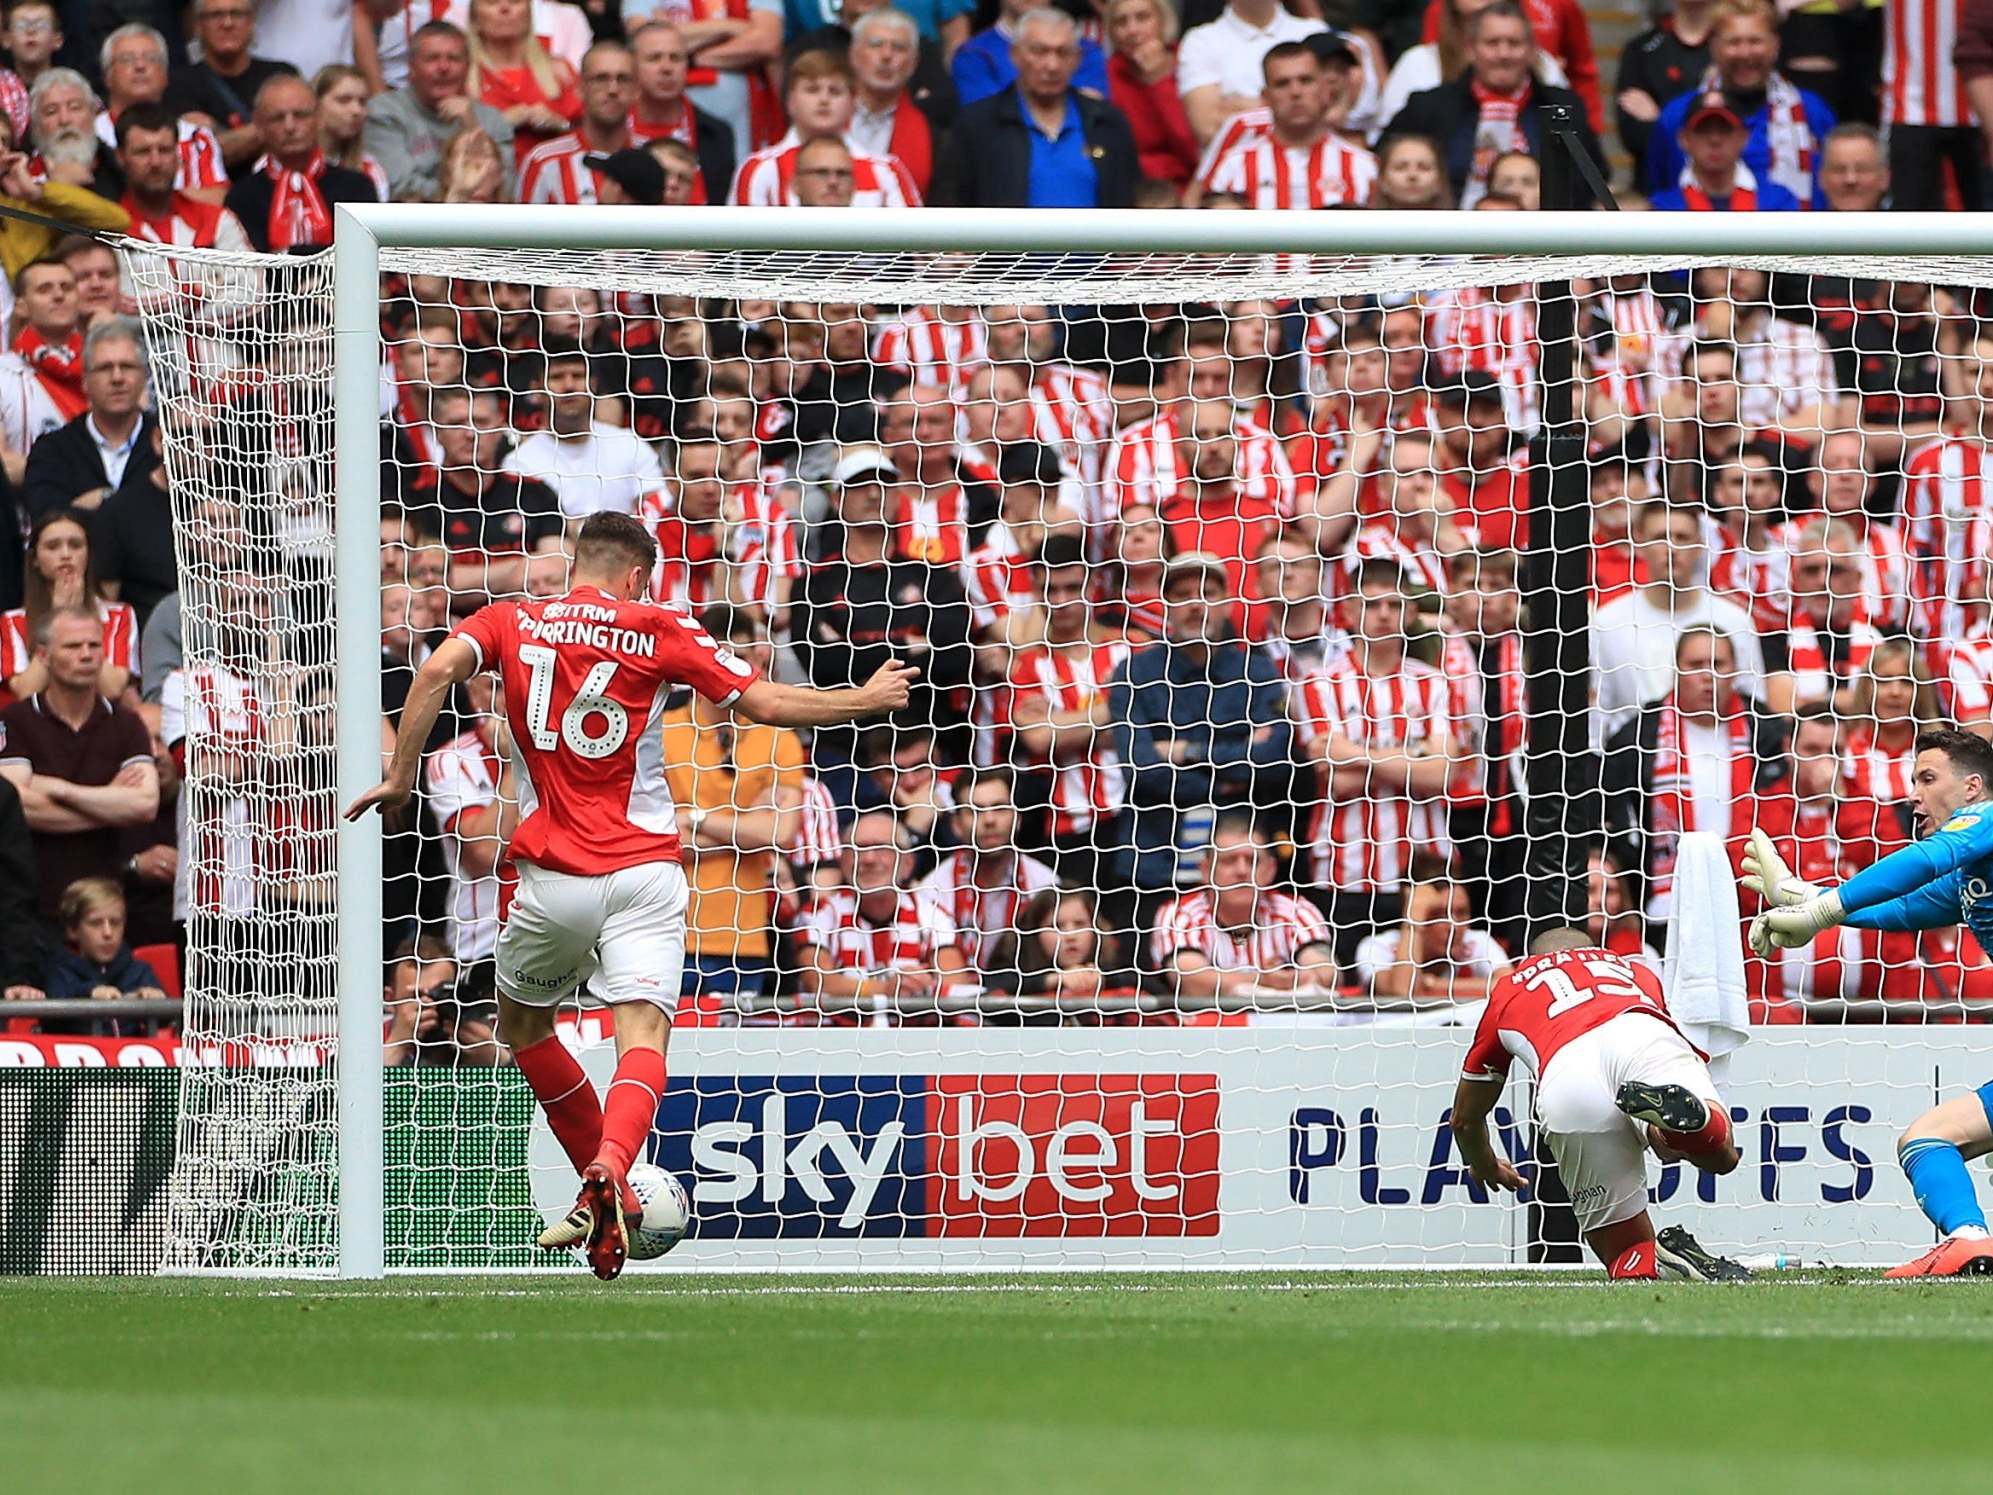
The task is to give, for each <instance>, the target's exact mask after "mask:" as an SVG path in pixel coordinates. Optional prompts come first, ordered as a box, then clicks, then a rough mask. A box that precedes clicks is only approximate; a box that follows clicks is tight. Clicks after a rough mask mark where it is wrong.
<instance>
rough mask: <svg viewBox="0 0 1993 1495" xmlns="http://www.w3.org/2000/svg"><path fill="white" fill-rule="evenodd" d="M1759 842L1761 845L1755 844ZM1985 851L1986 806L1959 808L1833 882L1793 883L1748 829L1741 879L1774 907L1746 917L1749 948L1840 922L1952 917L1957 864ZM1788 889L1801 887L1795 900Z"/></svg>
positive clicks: (1907, 924)
mask: <svg viewBox="0 0 1993 1495" xmlns="http://www.w3.org/2000/svg"><path fill="white" fill-rule="evenodd" d="M1761 842H1762V845H1763V847H1764V848H1765V849H1762V850H1761V849H1760V847H1761ZM1989 856H1993V812H1989V813H1980V814H1973V815H1960V816H1957V817H1955V818H1954V819H1952V820H1950V821H1948V822H1946V824H1945V825H1944V826H1943V827H1941V828H1940V829H1939V830H1937V831H1935V832H1933V833H1932V834H1931V835H1930V836H1927V837H1926V838H1925V839H1924V840H1922V841H1917V842H1913V843H1912V844H1911V845H1909V846H1905V847H1902V848H1900V849H1899V850H1896V851H1893V852H1891V853H1890V854H1889V855H1888V856H1886V857H1884V858H1882V860H1880V861H1879V862H1876V863H1875V864H1874V865H1873V866H1870V867H1865V868H1863V869H1862V870H1861V871H1860V872H1857V873H1856V874H1855V875H1854V876H1853V877H1851V878H1849V879H1848V880H1847V881H1846V882H1844V883H1842V884H1840V886H1838V887H1834V888H1827V889H1814V888H1812V887H1809V886H1808V885H1806V884H1804V883H1797V884H1795V883H1793V882H1792V881H1791V878H1790V874H1789V873H1787V872H1786V871H1785V867H1784V864H1783V862H1781V861H1779V860H1778V859H1777V858H1776V855H1775V854H1773V853H1770V852H1769V842H1763V841H1762V837H1761V836H1759V835H1757V834H1755V833H1754V835H1753V837H1752V851H1751V853H1750V855H1749V856H1748V857H1747V859H1746V867H1747V870H1748V872H1749V874H1750V875H1749V876H1747V877H1746V879H1745V882H1746V884H1747V885H1748V886H1750V887H1752V888H1754V889H1756V890H1758V891H1760V892H1762V893H1764V895H1765V898H1766V900H1767V901H1768V902H1770V903H1771V904H1773V905H1774V906H1773V907H1772V909H1771V910H1770V911H1769V912H1767V913H1763V914H1760V915H1759V916H1758V918H1757V921H1756V922H1755V923H1754V924H1753V926H1752V930H1751V944H1752V947H1753V948H1754V949H1756V950H1757V951H1758V952H1759V953H1760V954H1765V953H1768V951H1769V950H1770V948H1771V947H1772V946H1775V945H1776V946H1782V947H1784V948H1787V949H1790V948H1793V947H1794V946H1796V945H1800V944H1804V943H1805V942H1806V941H1808V940H1810V939H1812V937H1813V936H1814V935H1815V934H1818V933H1819V932H1820V931H1821V930H1823V929H1832V928H1834V927H1835V926H1836V925H1840V924H1851V925H1853V926H1854V927H1855V928H1857V929H1890V930H1916V929H1941V928H1944V927H1946V926H1948V925H1952V924H1956V923H1958V922H1959V916H1960V907H1959V883H1960V880H1961V878H1962V877H1963V875H1964V874H1963V871H1962V870H1961V869H1963V868H1964V867H1965V866H1966V864H1968V863H1970V862H1974V861H1978V860H1981V859H1983V858H1986V857H1989ZM1794 889H1797V890H1799V891H1800V893H1801V896H1800V897H1799V898H1798V899H1797V900H1795V899H1794V898H1793V897H1792V891H1793V890H1794ZM1781 894H1783V895H1784V896H1781ZM1781 904H1783V905H1784V906H1782V907H1781V906H1779V905H1781Z"/></svg>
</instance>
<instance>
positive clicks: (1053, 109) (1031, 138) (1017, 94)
mask: <svg viewBox="0 0 1993 1495" xmlns="http://www.w3.org/2000/svg"><path fill="white" fill-rule="evenodd" d="M1011 57H1012V59H1013V60H1014V61H1015V62H1016V64H1017V81H1016V82H1015V83H1014V84H1012V85H1011V86H1010V87H1009V88H1006V89H1005V90H1004V91H1003V92H1002V93H999V94H994V95H992V96H991V97H989V98H987V99H984V100H982V101H981V102H980V103H976V104H971V105H970V106H969V107H968V108H967V109H964V110H963V111H962V114H961V118H960V119H959V120H958V121H957V123H956V127H955V134H954V137H953V138H952V139H951V141H950V142H949V148H948V152H947V154H946V155H945V156H944V157H943V158H942V165H941V169H940V171H938V172H937V173H936V175H935V183H934V201H935V203H936V204H937V205H943V206H960V207H971V208H1126V207H1131V206H1133V204H1134V201H1135V182H1136V180H1137V178H1138V176H1139V175H1140V173H1139V170H1138V168H1137V165H1136V158H1135V137H1134V135H1133V133H1132V132H1131V131H1130V130H1129V128H1128V121H1127V119H1126V118H1125V117H1124V116H1123V115H1122V113H1121V111H1120V110H1119V109H1116V108H1115V107H1114V106H1113V105H1112V104H1110V103H1107V102H1106V101H1104V100H1102V99H1096V98H1092V97H1090V96H1088V95H1085V94H1081V93H1079V92H1077V91H1075V90H1074V88H1073V86H1072V83H1073V74H1074V73H1075V72H1077V71H1078V70H1079V62H1080V42H1079V32H1078V29H1077V28H1076V27H1075V26H1074V24H1073V21H1072V18H1071V17H1070V16H1067V15H1065V14H1064V13H1063V12H1060V11H1053V10H1034V11H1031V12H1029V13H1027V14H1026V15H1024V16H1022V17H1021V18H1019V20H1018V23H1017V33H1016V36H1015V37H1014V39H1013V40H1012V42H1011Z"/></svg>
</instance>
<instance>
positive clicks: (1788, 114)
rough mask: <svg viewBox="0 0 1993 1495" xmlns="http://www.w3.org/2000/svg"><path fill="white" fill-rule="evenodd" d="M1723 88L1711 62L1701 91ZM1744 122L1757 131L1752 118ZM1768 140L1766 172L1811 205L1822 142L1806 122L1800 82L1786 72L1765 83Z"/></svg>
mask: <svg viewBox="0 0 1993 1495" xmlns="http://www.w3.org/2000/svg"><path fill="white" fill-rule="evenodd" d="M1722 91H1723V80H1722V78H1721V77H1720V76H1719V75H1718V74H1717V71H1716V68H1715V65H1714V64H1712V65H1711V66H1710V68H1709V71H1707V72H1706V73H1704V74H1703V75H1702V88H1701V92H1703V93H1721V92H1722ZM1745 125H1746V127H1747V128H1749V129H1751V132H1752V133H1753V134H1756V133H1757V130H1756V127H1755V126H1752V125H1751V123H1750V121H1749V120H1746V121H1745ZM1765 144H1766V146H1767V147H1769V148H1770V150H1771V157H1772V163H1771V170H1770V171H1769V172H1768V173H1766V174H1767V175H1768V176H1769V177H1770V178H1771V180H1772V181H1774V182H1777V183H1778V184H1779V185H1780V186H1781V187H1783V188H1785V190H1786V191H1788V192H1790V193H1791V194H1792V195H1793V196H1794V197H1796V198H1798V199H1799V205H1800V206H1801V207H1802V208H1809V207H1811V206H1812V205H1813V166H1814V162H1815V160H1816V159H1817V158H1818V155H1819V151H1820V142H1819V141H1817V140H1815V139H1814V138H1813V127H1812V126H1811V125H1809V124H1808V123H1807V122H1806V101H1805V100H1804V99H1802V98H1801V97H1800V96H1799V88H1798V85H1796V84H1795V83H1794V82H1793V81H1792V80H1791V79H1790V78H1788V77H1786V76H1785V74H1783V73H1773V74H1772V75H1771V77H1770V78H1769V79H1768V80H1767V81H1766V83H1765ZM1753 185H1754V186H1755V185H1756V184H1755V183H1753Z"/></svg>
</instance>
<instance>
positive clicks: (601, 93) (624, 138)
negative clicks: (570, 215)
mask: <svg viewBox="0 0 1993 1495" xmlns="http://www.w3.org/2000/svg"><path fill="white" fill-rule="evenodd" d="M636 69H637V65H636V61H635V59H634V57H633V56H632V55H631V52H630V49H629V48H628V47H626V46H624V45H623V44H622V43H621V42H597V43H596V44H595V45H594V46H592V47H590V48H589V49H588V52H587V54H586V55H585V56H584V57H583V58H582V59H581V121H580V123H579V124H577V125H576V126H575V128H574V129H572V130H570V131H569V132H568V133H567V134H565V135H556V136H555V137H554V138H553V139H552V140H548V141H544V142H542V143H541V144H539V145H536V146H534V147H533V150H532V153H531V154H530V155H528V156H527V157H526V159H525V160H524V161H522V162H521V163H520V165H519V200H520V201H521V202H555V203H567V204H574V203H591V202H597V201H599V200H600V199H599V198H598V196H597V191H596V189H597V188H598V186H599V185H600V183H601V181H602V167H601V164H600V158H602V157H605V156H612V155H614V154H615V153H616V152H618V151H621V150H623V149H624V148H626V147H628V146H631V145H634V144H636V137H635V136H634V135H633V134H632V133H631V130H630V107H631V105H632V104H633V103H634V102H635V101H636V92H637V70H636ZM662 199H663V193H662V191H660V192H659V194H658V196H657V197H655V198H651V199H649V201H651V202H652V203H656V202H659V201H661V200H662ZM643 200H644V199H641V198H639V199H637V201H643Z"/></svg>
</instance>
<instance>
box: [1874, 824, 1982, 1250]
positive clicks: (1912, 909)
mask: <svg viewBox="0 0 1993 1495" xmlns="http://www.w3.org/2000/svg"><path fill="white" fill-rule="evenodd" d="M1835 891H1836V892H1837V893H1839V894H1840V897H1841V907H1842V909H1843V910H1845V911H1846V913H1847V919H1846V921H1845V922H1847V923H1849V924H1852V925H1854V926H1855V927H1856V928H1858V929H1941V928H1943V927H1945V926H1946V925H1949V924H1963V925H1965V927H1966V928H1968V929H1970V930H1971V931H1972V932H1973V934H1974V935H1976V936H1977V937H1978V939H1979V943H1980V945H1981V947H1982V948H1984V949H1987V950H1993V805H1983V804H1975V805H1967V806H1965V807H1964V808H1963V809H1961V810H1960V811H1959V812H1958V813H1957V814H1955V815H1953V816H1952V817H1951V819H1949V820H1947V821H1946V822H1945V823H1944V824H1943V825H1942V826H1940V827H1939V828H1938V829H1937V830H1936V831H1935V832H1933V833H1932V834H1931V835H1929V836H1926V837H1925V838H1924V839H1923V840H1921V841H1918V842H1915V843H1914V844H1912V845H1909V846H1906V847H1904V848H1903V849H1902V850H1901V851H1894V852H1891V853H1890V854H1889V855H1888V856H1886V857H1884V858H1883V859H1882V860H1881V861H1879V862H1877V863H1876V864H1875V865H1874V866H1872V867H1867V868H1864V869H1863V870H1862V871H1860V872H1857V873H1856V874H1855V875H1854V876H1853V877H1851V878H1849V879H1848V880H1847V881H1846V882H1844V883H1842V884H1841V885H1840V886H1839V887H1838V888H1836V889H1835ZM1979 1100H1980V1104H1981V1105H1983V1106H1985V1107H1986V1114H1987V1118H1988V1120H1989V1121H1993V1084H1989V1085H1982V1086H1981V1087H1980V1088H1979ZM1897 1157H1898V1159H1899V1161H1901V1163H1902V1165H1903V1171H1904V1173H1905V1174H1907V1175H1908V1176H1909V1179H1910V1187H1911V1188H1912V1189H1913V1190H1914V1191H1915V1192H1916V1195H1917V1203H1918V1205H1919V1207H1920V1208H1922V1210H1923V1211H1924V1213H1925V1214H1926V1215H1928V1216H1929V1217H1930V1219H1931V1223H1932V1224H1934V1225H1936V1226H1937V1227H1938V1229H1939V1230H1940V1231H1941V1232H1943V1233H1944V1234H1945V1235H1947V1236H1948V1235H1950V1234H1951V1233H1952V1232H1953V1231H1955V1230H1958V1229H1960V1228H1961V1227H1971V1228H1974V1229H1978V1230H1984V1229H1985V1227H1986V1216H1985V1213H1984V1212H1983V1211H1982V1210H1981V1208H1980V1206H1979V1200H1978V1197H1977V1194H1976V1191H1975V1190H1974V1189H1973V1187H1972V1177H1971V1175H1970V1174H1969V1173H1967V1171H1966V1166H1965V1159H1964V1157H1963V1156H1962V1155H1961V1154H1960V1152H1959V1150H1958V1148H1956V1147H1955V1146H1953V1145H1952V1144H1951V1143H1949V1142H1944V1141H1940V1140H1938V1139H1937V1138H1935V1137H1919V1138H1917V1139H1915V1140H1914V1141H1911V1142H1907V1143H1905V1144H1904V1145H1903V1147H1902V1148H1901V1150H1900V1151H1899V1152H1898V1153H1897Z"/></svg>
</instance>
